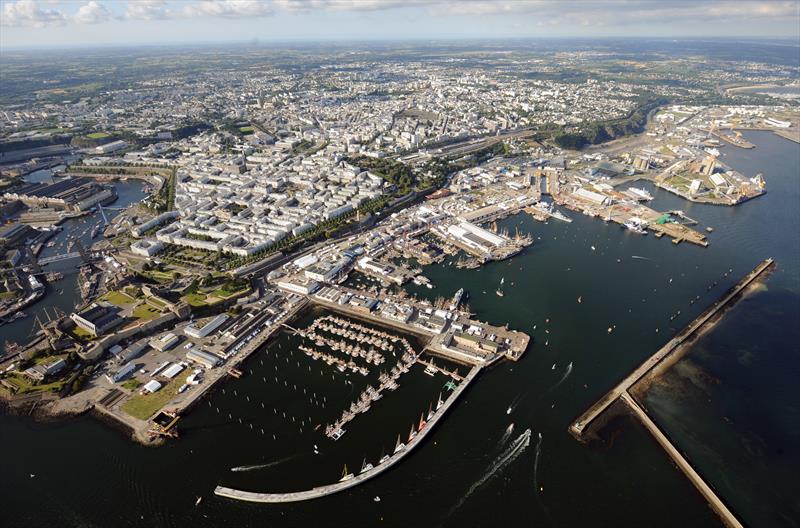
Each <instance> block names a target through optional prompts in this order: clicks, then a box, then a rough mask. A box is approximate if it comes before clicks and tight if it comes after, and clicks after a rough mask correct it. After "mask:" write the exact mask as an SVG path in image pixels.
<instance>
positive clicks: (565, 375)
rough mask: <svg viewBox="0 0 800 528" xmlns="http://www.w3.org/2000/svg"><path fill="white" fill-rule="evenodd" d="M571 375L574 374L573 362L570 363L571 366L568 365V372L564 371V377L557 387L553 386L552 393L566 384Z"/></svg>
mask: <svg viewBox="0 0 800 528" xmlns="http://www.w3.org/2000/svg"><path fill="white" fill-rule="evenodd" d="M570 374H572V361H570V362H569V365H567V370H566V371H564V375H563V376H561V379H560V380H558V383H556V384H555V385H553V387H552V388H551V389H550V390H551V391H554V390H556V389H557V388H558V387H560V386H561V384H562V383H564V382H565V381H567V378H568V377H569V375H570Z"/></svg>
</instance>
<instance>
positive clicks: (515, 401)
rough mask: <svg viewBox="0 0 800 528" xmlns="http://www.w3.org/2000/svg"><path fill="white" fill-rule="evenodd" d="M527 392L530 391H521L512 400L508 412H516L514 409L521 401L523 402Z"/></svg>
mask: <svg viewBox="0 0 800 528" xmlns="http://www.w3.org/2000/svg"><path fill="white" fill-rule="evenodd" d="M527 394H528V391H524V392H520V393H519V394H518V395H517V397H516V398H514V399H513V400H512V401H511V405H509V406H508V409H506V414H511V413H512V412H514V410H515V409H516V408H517V406H518V405H519V404H520V402H522V399H523V398H525V396H527Z"/></svg>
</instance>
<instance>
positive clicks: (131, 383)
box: [122, 378, 142, 390]
mask: <svg viewBox="0 0 800 528" xmlns="http://www.w3.org/2000/svg"><path fill="white" fill-rule="evenodd" d="M141 385H142V382H141V381H139V380H138V379H136V378H131V379H129V380H126V381H124V382H122V386H123V387H125V388H126V389H128V390H136V389H138V388H139V387H140V386H141Z"/></svg>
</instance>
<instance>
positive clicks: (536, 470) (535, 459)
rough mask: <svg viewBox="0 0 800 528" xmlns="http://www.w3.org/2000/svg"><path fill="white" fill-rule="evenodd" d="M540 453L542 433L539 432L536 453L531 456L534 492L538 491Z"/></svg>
mask: <svg viewBox="0 0 800 528" xmlns="http://www.w3.org/2000/svg"><path fill="white" fill-rule="evenodd" d="M541 454H542V433H539V439H538V440H537V441H536V454H535V455H534V457H533V487H534V488H535V489H536V492H537V493H538V491H539V456H541Z"/></svg>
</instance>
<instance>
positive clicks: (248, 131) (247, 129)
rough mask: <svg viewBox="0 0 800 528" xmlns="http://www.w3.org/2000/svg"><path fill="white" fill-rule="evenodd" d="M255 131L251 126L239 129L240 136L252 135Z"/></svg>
mask: <svg viewBox="0 0 800 528" xmlns="http://www.w3.org/2000/svg"><path fill="white" fill-rule="evenodd" d="M255 130H256V129H255V128H253V127H251V126H243V127H239V132H241V133H242V134H252V133H253V132H255Z"/></svg>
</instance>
